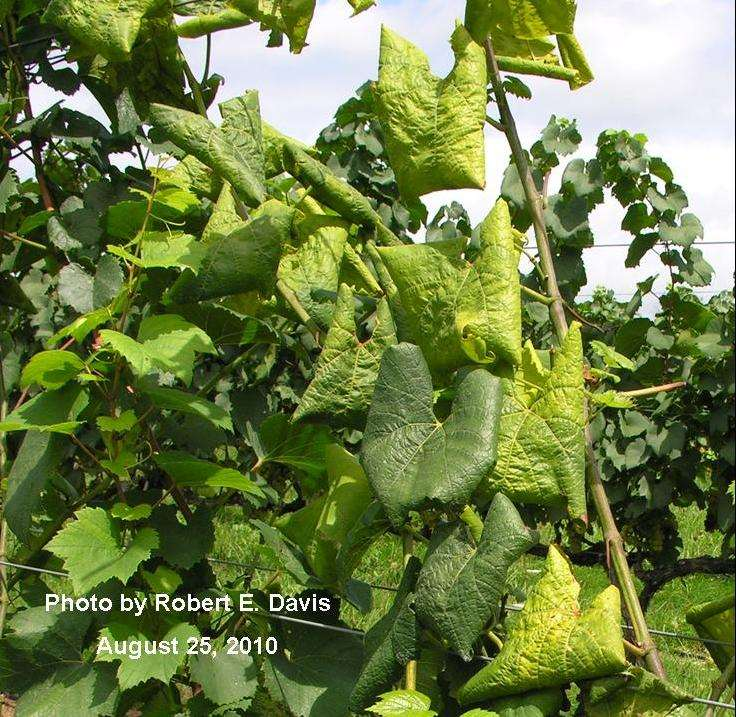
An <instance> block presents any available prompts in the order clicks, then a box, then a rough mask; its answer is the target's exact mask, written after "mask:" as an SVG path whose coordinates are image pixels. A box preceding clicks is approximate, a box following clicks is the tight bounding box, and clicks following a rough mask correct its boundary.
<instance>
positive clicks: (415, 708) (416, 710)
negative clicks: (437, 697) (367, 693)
mask: <svg viewBox="0 0 736 717" xmlns="http://www.w3.org/2000/svg"><path fill="white" fill-rule="evenodd" d="M378 698H379V699H378V702H376V704H374V705H373V707H369V708H368V709H367V710H366V711H367V712H370V713H371V714H376V715H381V717H388V716H389V715H392V716H393V717H437V713H436V712H435V711H434V710H430V709H429V706H430V704H431V702H432V701H431V699H430V698H429V697H427V695H423V694H422V693H421V692H417V691H416V690H394V691H393V692H384V693H383V694H382V695H379V696H378Z"/></svg>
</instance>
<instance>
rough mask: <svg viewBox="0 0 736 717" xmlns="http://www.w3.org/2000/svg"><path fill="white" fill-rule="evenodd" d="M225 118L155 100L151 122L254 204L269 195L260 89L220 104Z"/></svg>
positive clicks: (257, 203)
mask: <svg viewBox="0 0 736 717" xmlns="http://www.w3.org/2000/svg"><path fill="white" fill-rule="evenodd" d="M220 112H221V114H222V116H223V122H222V125H221V126H220V127H216V126H215V125H214V124H212V122H210V121H209V120H208V119H207V118H206V117H202V116H201V115H197V114H194V113H193V112H189V111H187V110H182V109H179V108H177V107H169V106H167V105H162V104H157V103H153V104H151V108H150V117H151V123H152V124H153V125H154V126H155V127H157V128H158V129H159V130H161V131H162V132H163V133H164V134H165V135H166V137H167V138H168V139H169V140H171V141H172V142H173V143H174V144H175V145H176V146H177V147H180V148H181V149H183V150H184V151H185V152H188V153H189V154H191V155H193V156H194V157H195V158H196V159H198V160H199V161H200V162H202V163H203V164H205V165H207V166H208V167H211V168H212V169H213V170H214V171H215V172H217V173H218V174H220V175H221V176H222V177H223V178H224V179H226V180H227V181H228V182H230V184H231V185H232V186H233V188H234V189H235V191H236V192H237V193H238V194H239V195H240V196H241V197H242V199H243V201H245V202H247V203H248V204H250V205H252V206H258V205H259V204H262V203H263V202H264V201H265V199H266V192H265V188H264V185H263V181H264V170H263V147H262V136H261V126H260V121H261V120H260V109H259V105H258V93H257V92H248V93H246V94H245V95H244V96H243V97H237V98H235V99H232V100H229V101H228V102H227V103H223V104H222V105H220Z"/></svg>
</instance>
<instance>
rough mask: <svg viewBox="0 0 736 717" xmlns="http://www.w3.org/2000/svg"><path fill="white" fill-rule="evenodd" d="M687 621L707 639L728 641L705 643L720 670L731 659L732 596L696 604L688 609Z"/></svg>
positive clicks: (732, 647) (724, 667) (732, 650)
mask: <svg viewBox="0 0 736 717" xmlns="http://www.w3.org/2000/svg"><path fill="white" fill-rule="evenodd" d="M686 618H687V621H688V622H689V623H690V624H691V625H692V626H693V627H694V628H695V631H696V632H697V633H698V635H700V637H704V638H706V639H709V640H721V641H723V642H728V641H730V642H731V644H730V645H719V644H717V643H713V642H709V643H706V646H707V648H708V652H710V654H711V657H712V658H713V661H714V662H715V663H716V665H718V667H720V669H721V670H725V669H726V665H728V663H729V662H730V661H731V660H733V655H734V646H733V635H734V596H733V594H732V595H726V596H724V597H722V598H720V599H719V600H713V601H711V602H707V603H704V604H702V605H697V606H696V607H693V608H691V609H690V610H688V612H687V615H686Z"/></svg>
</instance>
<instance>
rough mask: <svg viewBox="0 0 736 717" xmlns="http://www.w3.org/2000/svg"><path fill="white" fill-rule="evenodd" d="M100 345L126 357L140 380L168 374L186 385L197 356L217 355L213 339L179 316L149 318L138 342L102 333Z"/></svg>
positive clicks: (115, 333)
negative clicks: (160, 373)
mask: <svg viewBox="0 0 736 717" xmlns="http://www.w3.org/2000/svg"><path fill="white" fill-rule="evenodd" d="M99 336H100V341H101V342H102V344H103V345H107V346H109V347H110V348H111V349H112V350H113V351H114V352H115V353H117V354H119V355H120V356H122V357H123V358H124V359H125V360H126V361H127V362H128V364H129V366H130V368H131V371H133V373H134V374H135V375H136V376H139V377H142V376H146V375H148V374H149V373H151V372H152V371H154V370H160V371H167V372H170V373H172V374H174V376H176V377H177V378H178V379H180V380H181V381H183V382H184V383H185V384H186V385H189V384H190V383H191V382H192V372H193V370H194V361H195V357H196V354H198V353H208V354H216V353H217V349H215V346H214V344H213V343H212V339H210V337H209V336H208V335H207V334H206V333H205V332H204V331H202V329H200V328H199V327H198V326H195V325H194V324H190V323H189V322H188V321H185V320H184V319H183V318H182V317H181V316H178V315H176V314H160V315H158V316H149V317H147V318H145V319H143V321H142V322H141V325H140V327H139V329H138V341H136V340H135V339H133V338H131V337H130V336H127V335H126V334H121V333H120V332H118V331H113V330H112V329H103V330H102V331H100V334H99Z"/></svg>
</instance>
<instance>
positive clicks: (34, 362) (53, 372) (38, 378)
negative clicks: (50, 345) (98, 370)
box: [20, 350, 84, 389]
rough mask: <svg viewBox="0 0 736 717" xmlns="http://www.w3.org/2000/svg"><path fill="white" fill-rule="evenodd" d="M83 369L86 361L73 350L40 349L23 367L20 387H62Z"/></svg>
mask: <svg viewBox="0 0 736 717" xmlns="http://www.w3.org/2000/svg"><path fill="white" fill-rule="evenodd" d="M82 370H84V361H82V359H81V358H79V356H77V355H76V354H74V353H72V352H71V351H58V350H55V351H40V352H39V353H37V354H34V355H33V357H32V358H31V360H30V361H29V362H28V363H27V364H26V365H25V367H24V368H23V373H21V375H20V387H21V388H28V386H32V385H33V384H36V385H38V386H42V387H43V388H50V389H55V388H61V387H62V386H63V385H64V384H66V383H68V382H69V381H71V380H72V379H73V378H74V377H75V376H76V375H77V374H78V373H80V371H82Z"/></svg>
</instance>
